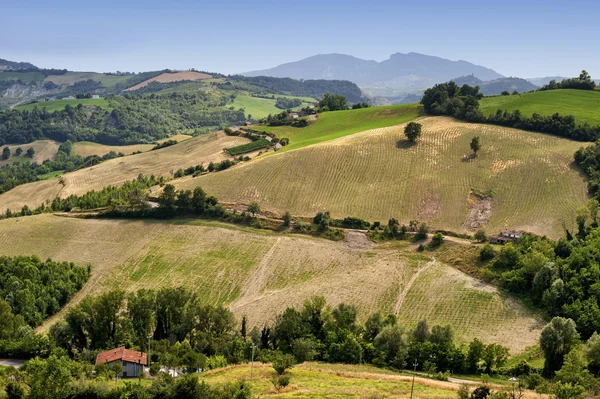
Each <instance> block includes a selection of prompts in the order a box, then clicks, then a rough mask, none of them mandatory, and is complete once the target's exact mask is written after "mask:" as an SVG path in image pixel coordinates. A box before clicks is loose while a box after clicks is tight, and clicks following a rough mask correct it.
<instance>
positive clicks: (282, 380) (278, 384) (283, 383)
mask: <svg viewBox="0 0 600 399" xmlns="http://www.w3.org/2000/svg"><path fill="white" fill-rule="evenodd" d="M272 381H273V386H274V387H275V389H276V390H277V392H279V391H280V390H281V388H285V387H287V386H288V385H290V376H289V375H276V376H275V377H273V380H272Z"/></svg>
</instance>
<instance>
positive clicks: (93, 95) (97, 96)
mask: <svg viewBox="0 0 600 399" xmlns="http://www.w3.org/2000/svg"><path fill="white" fill-rule="evenodd" d="M92 98H100V96H99V95H98V94H92Z"/></svg>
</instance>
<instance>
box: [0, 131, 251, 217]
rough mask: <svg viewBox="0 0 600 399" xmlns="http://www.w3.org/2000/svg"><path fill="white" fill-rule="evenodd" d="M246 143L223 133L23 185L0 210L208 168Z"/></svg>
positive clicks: (2, 200) (4, 198)
mask: <svg viewBox="0 0 600 399" xmlns="http://www.w3.org/2000/svg"><path fill="white" fill-rule="evenodd" d="M247 142H249V140H248V139H246V138H243V137H230V136H226V135H225V134H223V133H222V132H215V133H209V134H206V135H202V136H200V137H197V138H194V139H190V140H186V141H184V142H182V143H180V144H178V145H174V146H170V147H167V148H163V149H160V150H156V151H150V152H144V153H141V154H136V155H131V156H127V157H123V158H115V159H111V160H109V161H106V162H103V163H101V164H99V165H96V166H93V167H90V168H84V169H80V170H78V171H76V172H72V173H66V174H64V175H63V176H62V177H61V179H59V178H53V179H48V180H43V181H36V182H33V183H28V184H23V185H20V186H17V187H15V188H14V189H12V190H10V191H8V192H6V193H4V194H2V195H0V209H7V208H11V209H13V210H17V209H19V210H20V209H21V207H22V206H23V205H27V206H29V207H30V208H36V207H37V206H39V205H41V204H43V203H45V202H46V201H52V200H53V199H54V198H55V197H56V196H57V195H59V196H61V197H63V198H64V197H68V196H69V195H71V194H75V195H81V194H84V193H86V192H88V191H91V190H99V189H102V188H103V187H105V186H109V185H120V184H122V183H123V182H125V181H127V180H131V179H135V178H136V177H137V176H138V175H139V174H140V173H142V174H144V175H147V176H150V175H151V174H154V175H155V176H172V173H173V172H175V171H176V170H177V169H179V168H186V167H188V166H195V165H198V164H201V163H204V164H205V165H208V163H209V162H211V161H221V160H223V159H225V158H229V156H228V155H226V154H225V153H224V152H223V148H227V147H233V146H235V145H240V144H244V143H247Z"/></svg>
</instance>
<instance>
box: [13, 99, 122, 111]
mask: <svg viewBox="0 0 600 399" xmlns="http://www.w3.org/2000/svg"><path fill="white" fill-rule="evenodd" d="M79 104H81V105H87V106H90V105H95V106H97V107H101V108H105V109H108V110H110V109H111V108H110V107H109V105H108V101H107V100H105V99H104V98H82V99H75V100H52V101H38V102H35V103H30V104H25V105H20V106H18V107H16V109H18V110H29V111H31V110H32V109H34V108H35V107H37V108H39V109H44V108H45V109H46V110H47V111H48V112H52V111H57V110H62V109H65V107H66V106H67V105H70V106H72V107H76V106H77V105H79Z"/></svg>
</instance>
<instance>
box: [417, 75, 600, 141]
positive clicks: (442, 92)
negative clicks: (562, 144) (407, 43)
mask: <svg viewBox="0 0 600 399" xmlns="http://www.w3.org/2000/svg"><path fill="white" fill-rule="evenodd" d="M482 97H483V95H482V94H481V93H480V92H479V87H478V86H475V87H471V86H469V85H466V84H465V85H463V86H461V87H459V86H458V85H456V83H454V82H449V83H442V84H438V85H435V86H434V87H432V88H430V89H427V90H425V93H424V95H423V98H422V100H421V104H423V108H424V110H425V112H426V113H428V114H432V115H449V116H453V117H455V118H457V119H461V120H465V121H467V122H475V123H490V124H494V125H501V126H506V127H513V128H517V129H523V130H530V131H535V132H541V133H550V134H555V135H557V136H562V137H566V138H570V139H573V140H579V141H596V140H597V139H598V138H600V126H590V125H589V124H588V123H584V124H577V123H576V122H575V117H574V116H572V115H566V116H563V115H560V114H558V113H555V114H553V115H551V116H543V115H540V114H537V113H534V114H533V115H532V116H531V117H526V116H524V115H523V114H522V113H521V111H519V110H514V111H512V112H509V111H502V110H498V111H496V113H495V114H492V115H489V116H488V117H486V116H484V115H483V114H482V112H481V110H480V109H479V100H480V99H481V98H482Z"/></svg>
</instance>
